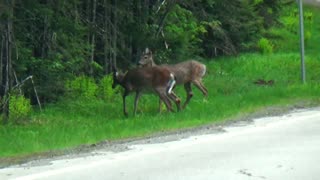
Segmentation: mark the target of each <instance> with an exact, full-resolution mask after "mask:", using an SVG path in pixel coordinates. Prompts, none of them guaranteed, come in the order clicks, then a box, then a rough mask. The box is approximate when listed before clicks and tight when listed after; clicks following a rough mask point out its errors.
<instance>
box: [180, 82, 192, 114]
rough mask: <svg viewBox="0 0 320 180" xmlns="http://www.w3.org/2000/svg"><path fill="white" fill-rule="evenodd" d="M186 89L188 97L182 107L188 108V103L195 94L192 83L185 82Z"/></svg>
mask: <svg viewBox="0 0 320 180" xmlns="http://www.w3.org/2000/svg"><path fill="white" fill-rule="evenodd" d="M184 89H185V90H186V92H187V99H186V101H185V102H184V104H183V106H182V109H184V108H186V106H187V104H188V103H189V101H190V99H191V98H192V96H193V93H192V89H191V83H190V82H188V83H185V84H184Z"/></svg>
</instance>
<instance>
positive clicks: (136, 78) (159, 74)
mask: <svg viewBox="0 0 320 180" xmlns="http://www.w3.org/2000/svg"><path fill="white" fill-rule="evenodd" d="M112 69H113V84H112V88H115V87H116V85H118V84H119V85H121V86H122V87H123V88H124V93H123V95H122V98H123V113H124V115H125V116H127V117H128V112H127V109H126V96H127V95H128V94H129V93H130V92H133V91H135V92H136V95H135V100H134V115H135V114H136V111H137V106H138V101H139V98H140V97H141V95H142V92H154V93H156V94H157V95H158V96H159V97H160V99H161V100H162V101H163V102H164V103H165V105H166V107H167V110H168V111H173V109H172V106H171V102H170V99H171V100H173V101H175V103H176V105H177V109H178V111H179V110H180V99H179V98H178V97H177V96H176V95H175V94H174V92H173V89H174V87H175V84H176V80H175V77H174V75H173V74H172V73H171V72H170V71H169V70H168V69H167V68H164V67H143V68H135V69H131V70H129V71H128V72H126V73H121V72H118V71H117V69H116V68H115V67H113V68H112Z"/></svg>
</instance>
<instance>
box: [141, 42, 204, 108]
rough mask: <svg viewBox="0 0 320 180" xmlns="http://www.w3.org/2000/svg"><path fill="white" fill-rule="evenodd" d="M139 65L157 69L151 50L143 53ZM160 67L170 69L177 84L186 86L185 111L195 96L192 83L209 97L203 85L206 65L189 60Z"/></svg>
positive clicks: (147, 49)
mask: <svg viewBox="0 0 320 180" xmlns="http://www.w3.org/2000/svg"><path fill="white" fill-rule="evenodd" d="M138 64H139V65H140V66H141V67H157V65H156V64H155V63H154V60H153V56H152V52H151V51H150V50H149V48H146V49H145V51H144V52H143V53H142V55H141V58H140V60H139V62H138ZM158 67H166V68H168V69H169V71H170V72H172V73H173V74H174V76H175V77H176V80H177V82H176V83H177V84H178V85H179V84H184V88H185V90H186V93H187V99H186V101H185V103H184V104H183V107H182V108H183V109H184V108H185V107H186V105H187V104H188V103H189V101H190V99H191V98H192V96H193V93H192V89H191V83H192V84H194V85H195V86H196V87H197V88H198V89H199V90H200V91H201V92H202V93H203V95H204V96H207V95H208V90H207V88H206V87H205V86H204V85H203V83H202V78H203V76H204V75H205V74H206V65H204V64H202V63H200V62H198V61H195V60H189V61H185V62H181V63H178V64H173V65H168V64H164V65H160V66H158Z"/></svg>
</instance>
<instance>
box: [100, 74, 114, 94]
mask: <svg viewBox="0 0 320 180" xmlns="http://www.w3.org/2000/svg"><path fill="white" fill-rule="evenodd" d="M112 82H113V79H112V76H111V75H108V76H104V77H103V78H102V79H101V80H100V83H99V87H98V94H99V96H100V97H102V98H103V99H110V98H111V97H112V96H113V95H114V94H115V90H114V89H112V87H111V86H112Z"/></svg>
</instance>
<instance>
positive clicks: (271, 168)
mask: <svg viewBox="0 0 320 180" xmlns="http://www.w3.org/2000/svg"><path fill="white" fill-rule="evenodd" d="M224 130H225V132H223V133H216V134H208V135H201V136H192V137H189V138H186V139H182V140H178V141H171V142H166V143H159V144H140V145H139V144H136V145H131V146H130V147H129V150H127V151H123V152H117V153H114V152H107V151H103V150H101V151H99V152H93V153H92V155H89V156H84V157H78V158H73V159H61V160H56V161H50V160H49V161H44V162H46V163H44V164H41V161H40V162H37V163H29V164H24V165H19V166H14V167H9V168H5V169H0V179H23V180H27V179H59V180H63V179H77V180H78V179H104V180H108V179H110V180H122V179H123V180H127V179H130V180H145V179H147V180H148V179H150V180H151V179H152V180H158V179H159V180H164V179H166V180H171V179H172V180H179V179H181V180H182V179H183V180H188V179H194V180H202V179H210V180H213V179H218V180H220V179H223V180H227V179H230V180H238V179H240V180H241V179H244V180H248V179H249V180H250V179H268V180H270V179H279V180H286V179H290V180H295V179H297V180H302V179H303V180H313V179H314V180H317V179H319V177H320V165H319V163H320V108H315V109H309V110H304V111H297V112H292V113H290V114H287V115H283V116H278V117H267V118H260V119H256V120H254V121H253V122H252V123H250V124H247V125H244V126H233V127H226V128H224ZM39 163H40V164H39ZM42 163H43V162H42Z"/></svg>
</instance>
